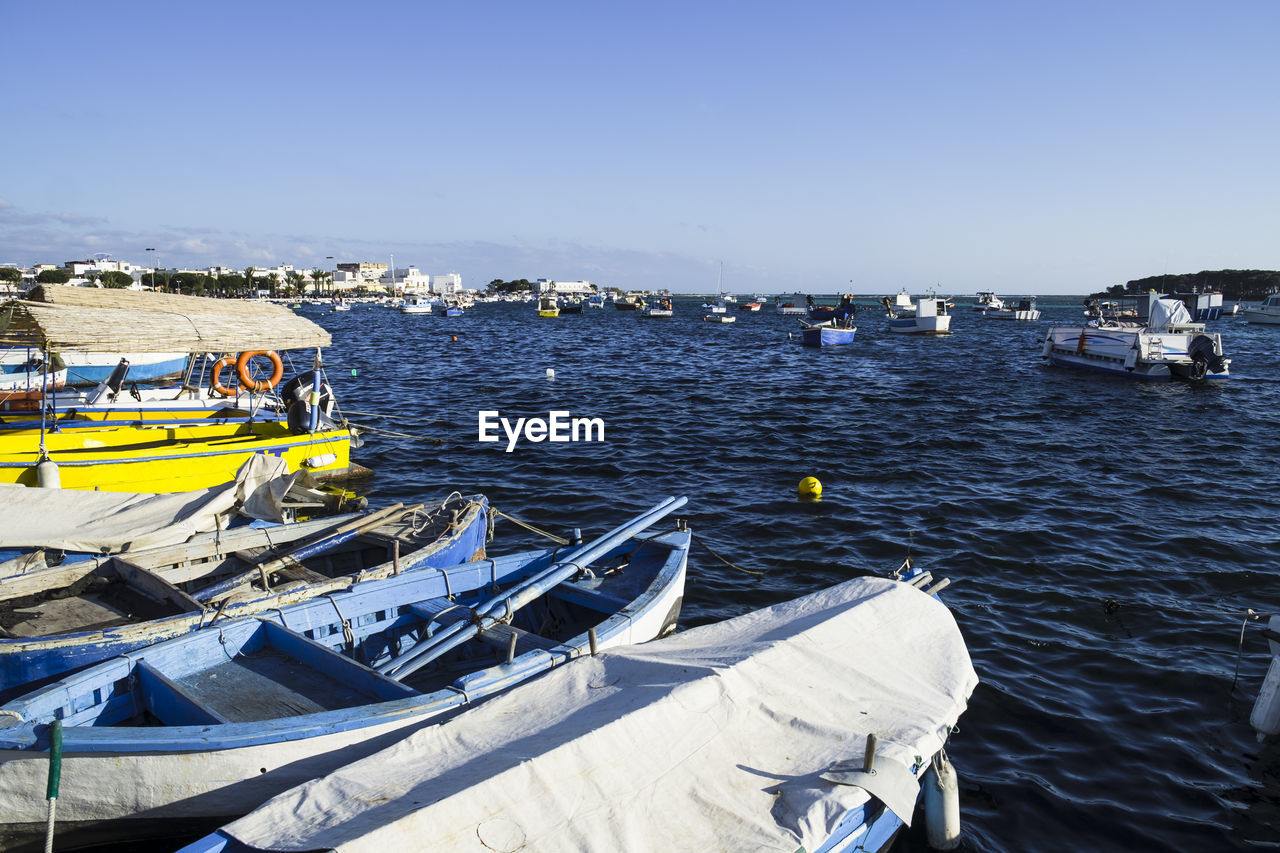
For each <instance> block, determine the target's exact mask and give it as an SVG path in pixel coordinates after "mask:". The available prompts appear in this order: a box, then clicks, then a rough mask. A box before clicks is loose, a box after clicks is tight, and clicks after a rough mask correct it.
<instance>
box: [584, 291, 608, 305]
mask: <svg viewBox="0 0 1280 853" xmlns="http://www.w3.org/2000/svg"><path fill="white" fill-rule="evenodd" d="M587 307H588V308H603V307H604V296H602V295H601V294H599V293H593V294H591V295H590V296H588V297H587Z"/></svg>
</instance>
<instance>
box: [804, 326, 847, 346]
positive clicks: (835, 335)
mask: <svg viewBox="0 0 1280 853" xmlns="http://www.w3.org/2000/svg"><path fill="white" fill-rule="evenodd" d="M857 331H858V327H857V326H848V327H845V326H837V325H829V324H822V323H819V324H817V325H813V326H806V327H804V328H803V329H801V330H800V343H801V344H802V345H804V346H807V347H830V346H839V345H840V344H851V343H853V336H854V334H855V333H856V332H857Z"/></svg>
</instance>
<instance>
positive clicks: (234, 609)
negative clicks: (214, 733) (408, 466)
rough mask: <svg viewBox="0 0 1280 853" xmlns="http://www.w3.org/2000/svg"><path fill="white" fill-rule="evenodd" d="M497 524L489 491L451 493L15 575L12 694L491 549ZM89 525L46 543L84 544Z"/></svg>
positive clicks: (3, 588)
mask: <svg viewBox="0 0 1280 853" xmlns="http://www.w3.org/2000/svg"><path fill="white" fill-rule="evenodd" d="M41 491H48V490H41ZM235 494H237V493H235V492H233V493H232V496H235ZM181 497H182V498H189V499H190V500H191V501H194V500H195V499H196V498H195V497H194V496H191V495H188V494H184V495H182V496H181ZM218 497H221V496H218ZM222 502H225V498H224V500H223V501H222ZM222 502H220V503H222ZM220 503H219V504H215V506H217V505H220ZM119 521H120V522H121V523H123V522H124V519H123V518H121V519H120V520H119ZM183 521H186V519H183ZM175 523H176V522H175ZM157 532H158V534H160V535H163V534H164V533H165V531H164V530H163V529H161V530H159V531H157ZM19 533H20V531H5V535H4V537H3V542H4V543H6V544H12V543H14V542H15V541H21V540H18V539H17V536H18V534H19ZM487 534H488V501H487V500H486V499H485V498H484V496H482V495H475V496H472V497H469V498H464V497H461V496H450V497H449V498H447V499H446V500H444V501H442V502H441V503H439V504H437V505H434V506H431V507H424V506H422V505H418V506H414V507H404V506H403V505H401V504H396V505H393V506H391V507H387V508H383V509H379V510H369V511H365V512H362V513H352V514H345V515H342V516H340V517H334V518H319V519H313V520H310V521H305V522H293V523H288V524H280V525H275V526H272V527H267V528H259V527H249V526H242V527H234V528H231V529H227V530H221V531H217V532H216V534H215V535H210V534H209V533H203V534H201V535H197V536H192V537H190V538H189V539H186V540H185V541H179V542H176V543H173V544H165V545H159V546H156V547H150V548H147V547H137V548H134V547H130V548H128V549H126V550H123V551H120V550H119V549H118V548H117V549H115V550H116V551H117V552H118V553H115V555H114V556H110V557H104V558H101V559H95V560H81V561H76V562H66V563H62V564H60V565H57V566H50V567H45V568H40V569H36V570H34V571H27V572H24V573H22V574H11V575H9V576H7V577H5V578H4V583H3V584H2V585H0V697H12V696H14V695H15V691H18V690H19V689H20V688H22V687H23V686H24V685H28V684H32V683H36V682H42V681H46V680H48V679H50V678H54V677H58V676H61V675H64V674H65V673H68V672H72V671H74V670H77V669H80V668H82V667H85V666H88V665H90V664H94V663H98V662H99V661H102V660H106V659H107V658H111V657H114V656H116V655H120V654H124V653H126V652H130V651H133V650H134V649H138V648H141V647H143V646H147V645H150V644H152V643H156V642H160V641H162V640H167V639H171V638H173V637H178V636H182V635H184V634H187V633H190V632H192V631H196V630H199V629H200V628H202V627H205V626H207V625H210V624H213V623H215V622H219V623H221V622H222V621H224V620H227V619H232V618H236V617H241V616H250V615H253V614H255V613H260V612H263V611H266V610H270V609H272V608H277V607H282V606H284V605H287V604H292V603H295V602H298V601H305V600H308V599H311V598H316V597H318V596H323V595H330V594H333V593H335V592H340V591H342V590H344V589H346V588H348V587H350V586H352V585H353V584H356V583H360V582H364V581H367V580H373V579H377V578H383V577H390V576H392V575H394V574H400V573H403V572H410V571H417V570H421V569H426V568H443V567H447V566H452V565H455V564H458V563H464V562H468V561H470V560H477V559H481V558H483V557H484V555H485V543H486V541H487ZM85 535H88V533H87V531H86V532H85V533H83V534H82V533H79V532H77V533H73V534H65V535H64V536H63V537H62V538H58V539H53V538H52V537H48V536H45V537H43V538H44V540H45V541H43V542H42V543H41V544H44V545H45V546H47V547H57V546H63V547H67V546H68V545H70V546H73V547H74V546H77V545H82V544H83V543H82V541H81V540H82V539H83V538H84V536H85ZM126 541H130V540H126ZM137 541H142V540H141V537H140V536H139V537H138V540H137Z"/></svg>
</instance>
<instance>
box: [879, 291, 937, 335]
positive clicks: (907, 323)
mask: <svg viewBox="0 0 1280 853" xmlns="http://www.w3.org/2000/svg"><path fill="white" fill-rule="evenodd" d="M903 301H906V302H907V303H910V302H911V297H910V296H908V295H907V292H906V291H905V290H904V291H903V292H902V293H899V294H898V296H897V299H896V300H895V299H890V298H889V297H887V296H886V297H885V298H884V306H885V308H887V309H888V311H889V331H891V332H900V333H902V334H909V335H949V334H951V314H950V313H949V312H948V310H947V305H948V303H947V300H946V299H942V298H940V297H937V296H934V295H933V294H930V295H929V296H921V297H918V299H917V302H916V304H915V305H914V306H913V308H911V309H908V308H903V307H901V303H902V302H903Z"/></svg>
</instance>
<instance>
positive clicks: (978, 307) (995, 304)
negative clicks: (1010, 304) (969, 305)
mask: <svg viewBox="0 0 1280 853" xmlns="http://www.w3.org/2000/svg"><path fill="white" fill-rule="evenodd" d="M1004 307H1005V304H1004V300H1003V299H1001V298H1000V297H999V296H996V294H995V292H994V291H991V290H979V291H978V300H977V301H976V302H975V303H974V304H973V310H975V311H987V312H990V311H992V310H996V311H999V310H1002V309H1003V308H1004Z"/></svg>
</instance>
